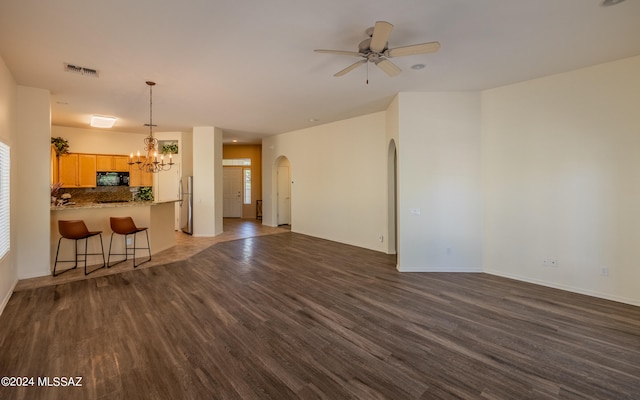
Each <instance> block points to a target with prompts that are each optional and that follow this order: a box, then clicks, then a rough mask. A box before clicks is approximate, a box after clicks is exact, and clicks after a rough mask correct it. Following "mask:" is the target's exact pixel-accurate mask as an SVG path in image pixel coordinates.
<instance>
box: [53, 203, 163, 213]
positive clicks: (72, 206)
mask: <svg viewBox="0 0 640 400" xmlns="http://www.w3.org/2000/svg"><path fill="white" fill-rule="evenodd" d="M155 204H162V203H154V202H153V201H122V202H104V203H77V204H65V205H62V206H51V211H60V210H77V209H83V208H116V207H134V206H153V205H155Z"/></svg>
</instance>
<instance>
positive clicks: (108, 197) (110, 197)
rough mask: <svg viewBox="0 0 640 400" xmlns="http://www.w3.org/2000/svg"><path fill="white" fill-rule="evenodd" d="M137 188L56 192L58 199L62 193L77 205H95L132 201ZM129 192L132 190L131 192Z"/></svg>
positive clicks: (116, 187)
mask: <svg viewBox="0 0 640 400" xmlns="http://www.w3.org/2000/svg"><path fill="white" fill-rule="evenodd" d="M137 189H138V188H137V187H129V186H100V187H94V188H62V189H60V190H59V191H58V197H60V196H61V195H62V194H63V193H69V194H70V195H71V199H69V201H72V202H75V203H76V204H79V203H97V202H101V201H123V200H124V201H129V200H133V199H134V196H135V194H136V192H137ZM131 190H134V191H133V192H132V191H131Z"/></svg>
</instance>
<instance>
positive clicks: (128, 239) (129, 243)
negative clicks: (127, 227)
mask: <svg viewBox="0 0 640 400" xmlns="http://www.w3.org/2000/svg"><path fill="white" fill-rule="evenodd" d="M127 246H131V238H130V237H128V238H127Z"/></svg>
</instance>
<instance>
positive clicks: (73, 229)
mask: <svg viewBox="0 0 640 400" xmlns="http://www.w3.org/2000/svg"><path fill="white" fill-rule="evenodd" d="M58 231H59V232H60V236H61V237H60V239H58V248H57V249H56V260H55V262H54V264H53V276H57V275H60V274H62V273H64V272H67V271H70V270H72V269H75V268H76V267H77V266H78V256H79V255H83V256H84V274H85V275H89V274H90V273H91V272H95V271H97V270H99V269H100V268H104V267H105V266H106V263H105V261H104V247H103V246H102V231H89V229H87V225H85V223H84V221H83V220H69V221H63V220H60V221H58ZM94 236H98V237H99V239H100V248H101V249H102V252H101V253H87V247H88V243H89V238H90V237H94ZM62 239H69V240H73V241H75V258H74V259H73V260H58V254H59V253H60V242H62ZM83 239H84V240H85V242H84V253H78V241H80V240H83ZM97 255H102V265H101V266H100V267H98V268H96V269H94V270H93V271H90V272H88V271H87V256H97ZM71 262H72V263H74V265H73V267H71V268H67V269H65V270H63V271H62V272H58V273H56V268H57V267H58V263H71Z"/></svg>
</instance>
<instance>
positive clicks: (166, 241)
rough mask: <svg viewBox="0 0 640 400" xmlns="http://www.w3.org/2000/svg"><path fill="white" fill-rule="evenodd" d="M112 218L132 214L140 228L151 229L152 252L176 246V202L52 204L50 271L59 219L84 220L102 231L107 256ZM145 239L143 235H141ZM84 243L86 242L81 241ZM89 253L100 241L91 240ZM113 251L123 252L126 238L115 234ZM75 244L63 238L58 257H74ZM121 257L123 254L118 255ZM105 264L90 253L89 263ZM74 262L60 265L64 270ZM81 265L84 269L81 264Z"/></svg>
mask: <svg viewBox="0 0 640 400" xmlns="http://www.w3.org/2000/svg"><path fill="white" fill-rule="evenodd" d="M110 217H131V218H133V220H134V222H135V224H136V225H137V226H138V227H148V228H149V240H150V243H151V254H155V253H158V252H160V251H163V250H166V249H168V248H170V247H173V246H174V245H175V233H174V230H175V202H173V201H171V202H165V203H154V202H149V201H129V202H114V203H81V204H73V205H64V206H52V207H51V246H50V249H51V254H50V260H51V271H53V263H54V260H55V256H56V248H57V246H58V239H60V233H59V232H58V221H59V220H77V219H81V220H83V221H84V222H85V224H86V225H87V229H89V230H90V231H102V245H103V247H104V254H105V259H106V257H107V253H108V251H109V241H110V238H111V225H110V222H109V219H110ZM139 239H142V238H139ZM82 246H84V243H82ZM88 246H89V247H88V252H89V253H99V252H100V251H101V249H100V244H99V242H98V241H97V240H89V243H88ZM112 251H113V252H114V253H124V239H123V237H122V236H119V235H115V236H114V243H113V248H112ZM73 252H74V243H73V241H70V240H62V244H61V246H60V255H59V256H58V257H59V259H62V260H72V259H73V257H74V253H73ZM146 254H147V253H146V252H140V253H139V257H141V256H145V255H146ZM118 257H119V258H117V259H116V260H118V259H122V258H124V256H118ZM97 264H102V257H100V256H89V258H88V262H87V265H97ZM81 265H82V264H81ZM67 266H71V264H68V265H63V266H59V268H60V267H62V268H63V269H64V268H66V267H67ZM78 268H81V267H80V266H79V267H78Z"/></svg>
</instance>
